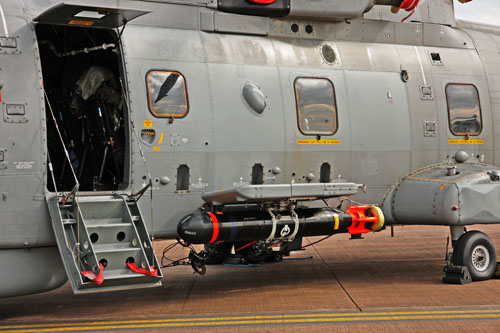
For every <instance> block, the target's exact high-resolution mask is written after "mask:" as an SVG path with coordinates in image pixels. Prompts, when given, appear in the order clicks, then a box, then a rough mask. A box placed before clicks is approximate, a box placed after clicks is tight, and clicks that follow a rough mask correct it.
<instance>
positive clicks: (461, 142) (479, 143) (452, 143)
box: [448, 140, 484, 145]
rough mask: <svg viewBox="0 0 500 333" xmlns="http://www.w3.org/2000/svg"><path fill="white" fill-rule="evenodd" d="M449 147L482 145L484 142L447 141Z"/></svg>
mask: <svg viewBox="0 0 500 333" xmlns="http://www.w3.org/2000/svg"><path fill="white" fill-rule="evenodd" d="M448 144H450V145H484V140H448Z"/></svg>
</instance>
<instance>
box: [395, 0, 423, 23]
mask: <svg viewBox="0 0 500 333" xmlns="http://www.w3.org/2000/svg"><path fill="white" fill-rule="evenodd" d="M419 1H420V0H403V2H401V5H400V6H399V8H401V9H404V10H406V11H407V12H411V13H410V15H408V16H407V17H405V18H404V19H402V20H401V22H404V21H406V20H407V19H408V18H409V17H410V16H412V15H413V13H415V9H416V8H417V6H418V3H419Z"/></svg>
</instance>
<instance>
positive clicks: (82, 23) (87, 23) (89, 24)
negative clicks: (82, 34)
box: [68, 20, 95, 27]
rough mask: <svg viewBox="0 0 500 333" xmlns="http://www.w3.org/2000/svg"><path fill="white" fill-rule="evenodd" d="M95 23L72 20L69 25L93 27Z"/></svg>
mask: <svg viewBox="0 0 500 333" xmlns="http://www.w3.org/2000/svg"><path fill="white" fill-rule="evenodd" d="M94 23H95V22H92V21H79V20H71V21H69V22H68V24H71V25H84V26H87V27H89V26H91V25H93V24H94Z"/></svg>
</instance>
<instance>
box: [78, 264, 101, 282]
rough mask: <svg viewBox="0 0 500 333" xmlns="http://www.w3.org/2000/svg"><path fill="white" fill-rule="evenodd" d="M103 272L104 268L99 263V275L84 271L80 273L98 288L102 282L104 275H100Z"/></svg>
mask: <svg viewBox="0 0 500 333" xmlns="http://www.w3.org/2000/svg"><path fill="white" fill-rule="evenodd" d="M103 270H104V266H103V265H102V264H101V263H99V274H97V275H95V273H94V272H92V271H85V272H80V273H81V274H82V275H83V276H85V277H86V278H87V279H89V280H90V281H92V282H94V283H95V284H97V285H98V286H100V285H101V284H102V283H103V282H104V275H102V271H103Z"/></svg>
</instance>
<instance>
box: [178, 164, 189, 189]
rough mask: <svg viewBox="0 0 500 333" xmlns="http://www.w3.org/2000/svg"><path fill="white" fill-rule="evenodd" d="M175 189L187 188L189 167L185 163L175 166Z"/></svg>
mask: <svg viewBox="0 0 500 333" xmlns="http://www.w3.org/2000/svg"><path fill="white" fill-rule="evenodd" d="M176 190H177V191H188V190H189V167H188V166H187V165H186V164H181V165H179V167H178V168H177V186H176Z"/></svg>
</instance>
